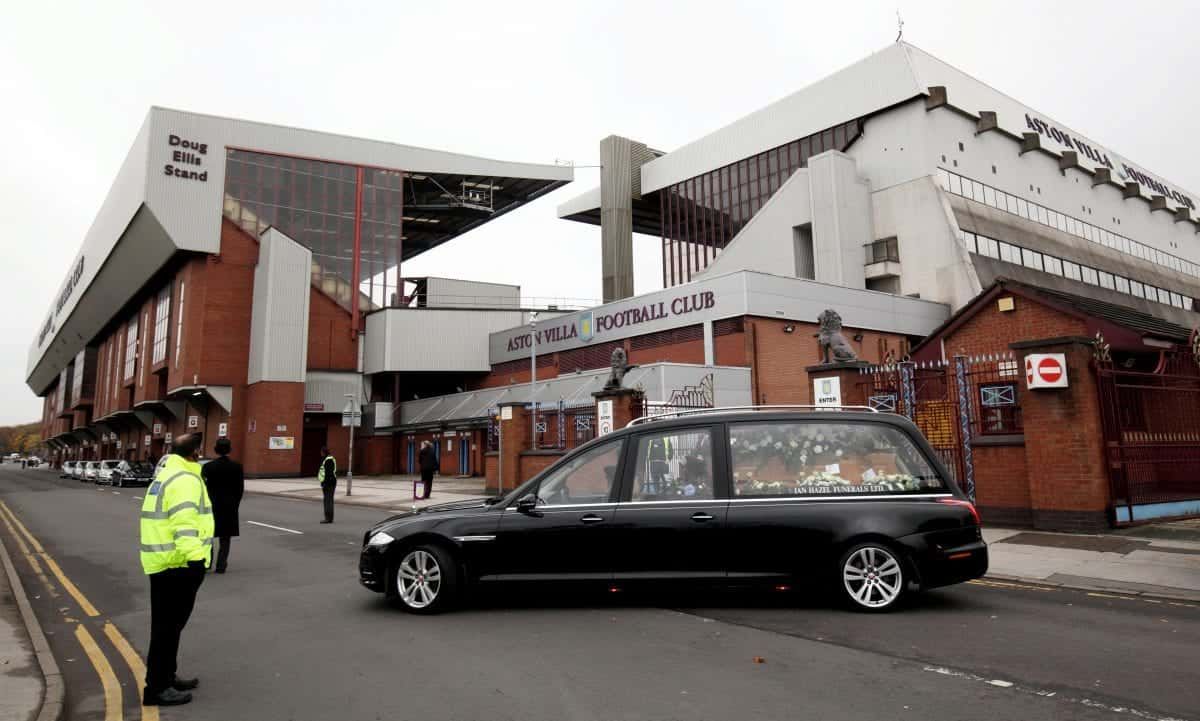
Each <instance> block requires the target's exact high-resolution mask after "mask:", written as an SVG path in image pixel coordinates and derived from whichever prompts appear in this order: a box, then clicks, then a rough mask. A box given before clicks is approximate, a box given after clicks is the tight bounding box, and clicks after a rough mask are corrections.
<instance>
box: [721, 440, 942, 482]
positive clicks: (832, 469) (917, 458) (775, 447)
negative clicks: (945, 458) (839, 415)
mask: <svg viewBox="0 0 1200 721" xmlns="http://www.w3.org/2000/svg"><path fill="white" fill-rule="evenodd" d="M729 444H730V454H731V456H732V460H733V486H734V494H735V495H746V496H756V495H762V496H787V495H827V494H860V493H894V492H911V491H922V490H930V489H938V490H941V489H942V488H943V487H944V486H943V484H942V482H941V480H940V479H939V478H938V477H937V474H936V473H935V472H934V470H933V469H932V467H930V465H929V464H928V463H927V462H926V461H925V459H924V458H923V457H922V456H921V454H920V452H919V451H918V450H917V449H916V447H915V446H913V444H912V443H911V441H909V440H908V439H907V438H906V437H904V436H903V434H902V433H900V432H899V431H897V430H896V429H893V428H887V427H883V426H875V425H862V424H859V425H851V424H819V423H793V424H782V425H781V424H771V425H765V424H764V425H759V424H744V425H743V424H739V425H735V426H731V427H730V441H729Z"/></svg>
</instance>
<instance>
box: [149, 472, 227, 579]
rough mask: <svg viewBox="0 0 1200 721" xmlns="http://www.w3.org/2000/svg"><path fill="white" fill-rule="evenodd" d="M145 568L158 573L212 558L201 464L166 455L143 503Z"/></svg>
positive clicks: (210, 525) (209, 515) (210, 520)
mask: <svg viewBox="0 0 1200 721" xmlns="http://www.w3.org/2000/svg"><path fill="white" fill-rule="evenodd" d="M141 526H142V528H141V530H142V549H141V550H142V569H143V570H144V571H145V572H146V573H147V574H151V573H158V572H159V571H165V570H167V569H169V568H182V567H184V566H186V565H187V564H188V562H189V561H204V567H205V568H207V567H208V566H209V563H210V559H211V557H212V543H213V516H212V503H211V502H210V501H209V500H208V489H207V488H205V486H204V480H203V479H201V477H200V464H199V463H195V462H193V461H189V460H187V459H186V458H184V457H183V456H178V455H175V454H171V455H170V456H167V460H166V462H165V463H164V464H163V467H162V470H161V471H159V472H158V475H157V476H156V477H155V479H154V482H153V483H151V484H150V488H148V489H147V490H146V500H145V501H143V502H142V524H141Z"/></svg>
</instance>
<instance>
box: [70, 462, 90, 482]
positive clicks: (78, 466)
mask: <svg viewBox="0 0 1200 721" xmlns="http://www.w3.org/2000/svg"><path fill="white" fill-rule="evenodd" d="M87 464H88V462H87V461H75V466H74V467H73V468H72V469H71V477H72V478H74V479H75V480H77V481H82V480H85V479H84V477H83V472H84V470H86V469H87Z"/></svg>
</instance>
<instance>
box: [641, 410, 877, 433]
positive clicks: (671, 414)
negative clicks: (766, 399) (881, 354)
mask: <svg viewBox="0 0 1200 721" xmlns="http://www.w3.org/2000/svg"><path fill="white" fill-rule="evenodd" d="M796 410H801V411H866V412H868V413H878V412H879V411H877V410H875V409H874V408H871V407H869V406H816V405H761V406H720V407H717V408H690V409H686V410H676V411H665V412H663V413H655V414H652V415H645V416H638V417H637V418H634V419H633V420H631V421H629V423H627V424H626V425H625V427H626V428H632V427H634V426H637V425H642V424H645V423H649V422H650V421H661V420H665V419H669V418H682V417H685V416H696V415H708V414H721V413H741V412H744V411H796Z"/></svg>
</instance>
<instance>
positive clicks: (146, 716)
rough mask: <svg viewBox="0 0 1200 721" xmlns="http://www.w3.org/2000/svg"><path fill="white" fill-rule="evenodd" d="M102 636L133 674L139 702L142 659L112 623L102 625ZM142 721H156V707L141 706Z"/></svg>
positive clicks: (144, 675)
mask: <svg viewBox="0 0 1200 721" xmlns="http://www.w3.org/2000/svg"><path fill="white" fill-rule="evenodd" d="M104 635H105V636H108V640H109V641H112V645H113V646H116V648H117V652H118V653H120V654H121V658H123V659H125V665H126V666H128V667H129V670H130V671H132V672H133V677H134V679H136V681H137V689H138V701H141V700H142V690H143V689H142V679H144V678H146V666H145V665H144V664H143V663H142V657H141V656H139V655H138V653H137V651H134V650H133V646H131V645H130V643H129V641H127V640H125V637H124V636H122V635H121V632H120V631H118V630H117V627H116V626H114V625H113V624H112V621H106V622H105V623H104ZM142 721H158V707H157V706H143V707H142Z"/></svg>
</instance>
